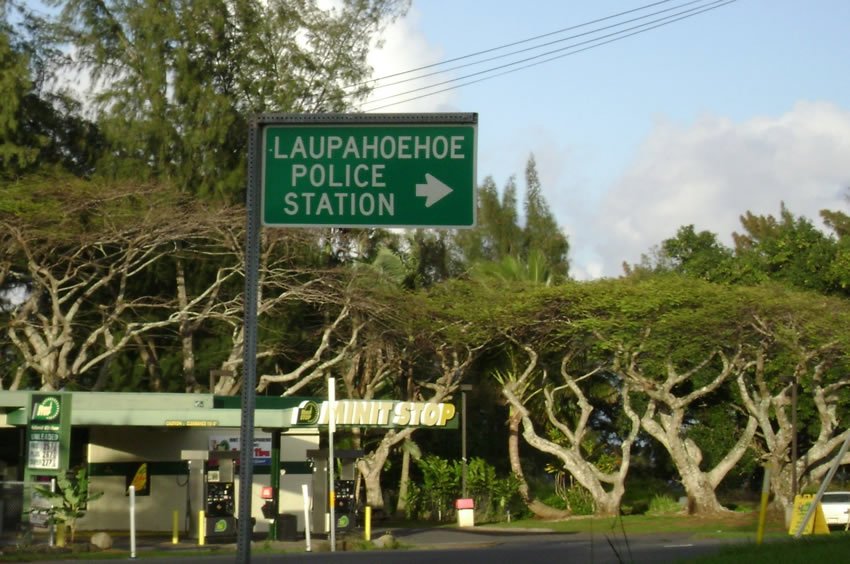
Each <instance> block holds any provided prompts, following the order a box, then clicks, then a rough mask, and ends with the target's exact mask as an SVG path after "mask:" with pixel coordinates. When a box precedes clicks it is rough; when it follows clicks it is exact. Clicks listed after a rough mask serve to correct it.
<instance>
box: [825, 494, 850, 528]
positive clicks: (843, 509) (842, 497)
mask: <svg viewBox="0 0 850 564" xmlns="http://www.w3.org/2000/svg"><path fill="white" fill-rule="evenodd" d="M820 503H821V507H823V516H824V517H825V518H826V524H827V525H829V526H831V527H833V526H839V525H840V526H843V527H847V524H848V522H850V492H824V493H823V497H822V498H821V500H820Z"/></svg>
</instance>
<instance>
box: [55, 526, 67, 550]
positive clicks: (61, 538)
mask: <svg viewBox="0 0 850 564" xmlns="http://www.w3.org/2000/svg"><path fill="white" fill-rule="evenodd" d="M56 546H59V547H62V546H65V523H59V524H57V525H56Z"/></svg>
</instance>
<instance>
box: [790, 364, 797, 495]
mask: <svg viewBox="0 0 850 564" xmlns="http://www.w3.org/2000/svg"><path fill="white" fill-rule="evenodd" d="M797 484H798V480H797V376H796V375H795V376H794V383H792V384H791V499H792V503H793V500H794V499H795V498H796V497H797Z"/></svg>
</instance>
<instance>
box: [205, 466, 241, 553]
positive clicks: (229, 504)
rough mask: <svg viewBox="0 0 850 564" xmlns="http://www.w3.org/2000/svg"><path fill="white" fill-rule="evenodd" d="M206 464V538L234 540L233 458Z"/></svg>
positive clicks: (234, 497)
mask: <svg viewBox="0 0 850 564" xmlns="http://www.w3.org/2000/svg"><path fill="white" fill-rule="evenodd" d="M214 454H215V455H216V456H217V458H215V459H211V460H209V461H208V462H207V488H206V497H205V499H204V507H205V509H204V514H205V515H206V521H207V522H206V537H207V538H210V539H215V538H235V537H236V517H235V516H234V514H235V511H236V496H235V495H234V486H233V466H234V460H233V458H229V457H228V458H224V457H221V456H220V455H221V454H228V455H229V454H230V453H219V452H216V453H214Z"/></svg>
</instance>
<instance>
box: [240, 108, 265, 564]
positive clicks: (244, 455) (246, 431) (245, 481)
mask: <svg viewBox="0 0 850 564" xmlns="http://www.w3.org/2000/svg"><path fill="white" fill-rule="evenodd" d="M260 133H261V132H260V127H259V126H258V125H257V121H256V120H253V121H252V122H251V126H250V128H249V133H248V195H247V199H246V202H245V207H246V210H247V216H248V217H247V221H246V234H245V295H244V303H245V307H244V312H245V319H244V324H245V337H244V339H245V341H244V352H243V356H242V366H243V370H242V373H243V374H242V421H241V427H240V428H239V517H238V518H239V526H238V528H237V530H238V534H237V537H236V562H237V563H238V564H248V563H249V562H251V533H252V527H251V497H252V496H251V494H252V493H253V489H254V488H253V481H254V408H255V407H256V402H257V397H256V387H257V309H258V306H257V294H258V292H259V271H260V182H259V170H260V167H259V165H258V164H257V159H258V158H259V155H258V152H259V150H258V146H259V141H260V139H259V137H260Z"/></svg>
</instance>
